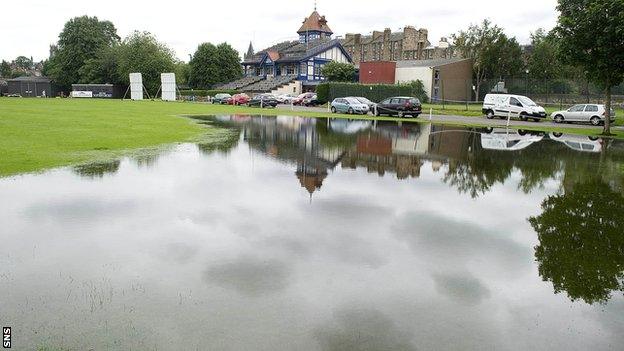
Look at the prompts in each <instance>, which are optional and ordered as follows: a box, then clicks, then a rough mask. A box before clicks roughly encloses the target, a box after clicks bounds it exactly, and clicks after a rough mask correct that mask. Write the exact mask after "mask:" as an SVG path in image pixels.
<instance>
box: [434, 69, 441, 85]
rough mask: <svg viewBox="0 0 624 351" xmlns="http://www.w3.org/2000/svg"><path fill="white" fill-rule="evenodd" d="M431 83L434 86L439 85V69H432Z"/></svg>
mask: <svg viewBox="0 0 624 351" xmlns="http://www.w3.org/2000/svg"><path fill="white" fill-rule="evenodd" d="M433 85H434V86H439V85H440V70H439V69H436V70H435V71H433Z"/></svg>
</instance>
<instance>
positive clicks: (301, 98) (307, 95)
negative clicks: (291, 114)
mask: <svg viewBox="0 0 624 351" xmlns="http://www.w3.org/2000/svg"><path fill="white" fill-rule="evenodd" d="M314 95H316V94H315V93H303V94H301V95H299V96H297V97H296V98H295V99H294V100H293V104H294V105H303V101H304V100H305V99H309V98H311V97H312V96H314Z"/></svg>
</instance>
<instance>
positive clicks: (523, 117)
mask: <svg viewBox="0 0 624 351" xmlns="http://www.w3.org/2000/svg"><path fill="white" fill-rule="evenodd" d="M520 120H521V121H524V122H526V121H528V120H529V118H528V117H527V115H526V113H524V112H523V113H521V114H520Z"/></svg>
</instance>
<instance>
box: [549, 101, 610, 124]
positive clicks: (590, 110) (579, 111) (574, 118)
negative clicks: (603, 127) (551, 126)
mask: <svg viewBox="0 0 624 351" xmlns="http://www.w3.org/2000/svg"><path fill="white" fill-rule="evenodd" d="M606 112H607V109H606V108H605V105H599V104H579V105H574V106H572V107H570V108H569V109H567V110H562V111H555V112H553V113H552V114H551V117H552V118H553V120H554V121H555V123H564V122H578V123H591V124H592V125H595V126H598V125H600V124H602V123H604V122H605V119H606V116H607V113H606ZM610 116H611V118H610V120H611V122H615V111H613V109H611V114H610Z"/></svg>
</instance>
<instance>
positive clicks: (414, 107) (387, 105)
mask: <svg viewBox="0 0 624 351" xmlns="http://www.w3.org/2000/svg"><path fill="white" fill-rule="evenodd" d="M421 113H422V105H421V103H420V100H418V99H417V98H413V97H401V96H399V97H391V98H387V99H386V100H384V101H382V102H380V103H379V104H377V111H376V112H375V115H376V116H381V115H388V116H393V115H397V116H399V117H403V116H407V115H410V116H413V117H418V116H420V114H421Z"/></svg>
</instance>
